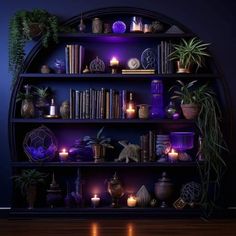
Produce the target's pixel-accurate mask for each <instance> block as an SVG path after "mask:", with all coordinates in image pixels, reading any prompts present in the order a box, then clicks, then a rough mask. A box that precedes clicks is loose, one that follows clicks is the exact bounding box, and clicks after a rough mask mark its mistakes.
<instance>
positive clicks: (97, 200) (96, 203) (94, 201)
mask: <svg viewBox="0 0 236 236" xmlns="http://www.w3.org/2000/svg"><path fill="white" fill-rule="evenodd" d="M91 202H92V204H93V207H97V206H98V205H99V202H100V198H99V197H97V194H94V197H92V198H91Z"/></svg>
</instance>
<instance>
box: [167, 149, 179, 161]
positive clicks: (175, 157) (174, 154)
mask: <svg viewBox="0 0 236 236" xmlns="http://www.w3.org/2000/svg"><path fill="white" fill-rule="evenodd" d="M168 157H169V160H170V161H171V162H175V161H177V160H178V152H175V150H174V149H171V152H169V153H168Z"/></svg>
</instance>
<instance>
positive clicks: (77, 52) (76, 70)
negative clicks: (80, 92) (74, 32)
mask: <svg viewBox="0 0 236 236" xmlns="http://www.w3.org/2000/svg"><path fill="white" fill-rule="evenodd" d="M74 48H75V55H74V63H75V64H74V73H75V74H78V67H79V66H78V61H79V45H78V44H75V45H74Z"/></svg>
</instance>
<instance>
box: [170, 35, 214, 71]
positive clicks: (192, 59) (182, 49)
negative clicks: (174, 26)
mask: <svg viewBox="0 0 236 236" xmlns="http://www.w3.org/2000/svg"><path fill="white" fill-rule="evenodd" d="M209 45H210V43H203V42H202V41H201V40H199V39H197V38H196V37H194V38H192V39H190V40H188V41H187V40H185V39H182V40H181V43H180V44H174V45H173V48H174V51H173V52H171V53H170V54H169V55H168V58H169V60H171V61H172V60H174V61H177V73H190V72H191V69H192V67H193V66H196V71H197V70H198V69H199V68H200V67H202V66H203V65H204V64H205V58H206V57H209V56H210V54H209V53H208V52H207V46H209Z"/></svg>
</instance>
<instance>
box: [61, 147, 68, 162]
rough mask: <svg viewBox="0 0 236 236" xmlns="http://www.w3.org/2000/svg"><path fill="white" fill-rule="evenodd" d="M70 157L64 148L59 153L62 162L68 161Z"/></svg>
mask: <svg viewBox="0 0 236 236" xmlns="http://www.w3.org/2000/svg"><path fill="white" fill-rule="evenodd" d="M68 156H69V154H68V152H67V151H66V149H65V148H63V149H62V151H61V152H59V157H60V160H61V161H66V160H67V159H68Z"/></svg>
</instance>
